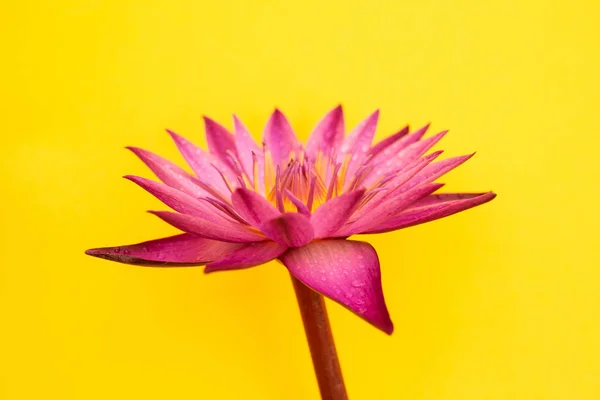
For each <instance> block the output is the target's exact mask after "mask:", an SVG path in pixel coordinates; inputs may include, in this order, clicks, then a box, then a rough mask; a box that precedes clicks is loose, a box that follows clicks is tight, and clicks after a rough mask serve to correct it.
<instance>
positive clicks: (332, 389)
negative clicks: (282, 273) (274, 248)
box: [292, 276, 348, 400]
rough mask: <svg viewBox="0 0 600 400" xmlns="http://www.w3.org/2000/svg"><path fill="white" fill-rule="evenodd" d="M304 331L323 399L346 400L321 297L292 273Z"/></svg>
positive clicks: (340, 371)
mask: <svg viewBox="0 0 600 400" xmlns="http://www.w3.org/2000/svg"><path fill="white" fill-rule="evenodd" d="M292 282H293V284H294V290H295V291H296V298H297V299H298V306H299V307H300V314H302V321H303V322H304V332H305V333H306V340H307V341H308V346H309V347H310V354H311V357H312V362H313V367H314V369H315V374H316V375H317V381H318V382H319V390H320V392H321V398H322V399H323V400H347V399H348V395H347V394H346V387H345V386H344V378H343V377H342V370H341V368H340V362H339V360H338V356H337V351H336V350H335V343H334V341H333V335H332V333H331V326H330V325H329V318H328V317H327V309H326V308H325V300H324V299H323V296H322V295H321V294H319V293H317V292H315V291H313V290H312V289H310V288H309V287H308V286H306V285H304V284H303V283H302V282H300V281H299V280H298V279H296V278H295V277H293V276H292Z"/></svg>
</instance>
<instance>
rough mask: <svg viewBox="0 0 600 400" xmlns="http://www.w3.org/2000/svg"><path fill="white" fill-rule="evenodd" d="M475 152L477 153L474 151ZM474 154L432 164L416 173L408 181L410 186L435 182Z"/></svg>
mask: <svg viewBox="0 0 600 400" xmlns="http://www.w3.org/2000/svg"><path fill="white" fill-rule="evenodd" d="M473 154H475V153H473ZM473 154H468V155H465V156H459V157H452V158H447V159H445V160H442V161H438V162H436V163H433V164H430V165H428V166H426V167H425V168H423V170H421V171H420V172H419V173H418V174H416V175H415V176H414V177H413V178H412V179H411V180H410V181H408V182H407V186H408V187H413V186H417V185H420V184H422V183H427V182H433V181H434V180H436V179H437V178H439V177H441V176H442V175H444V174H446V173H448V172H450V171H452V170H453V169H454V168H456V167H458V166H459V165H461V164H462V163H464V162H465V161H467V160H468V159H469V158H471V157H473Z"/></svg>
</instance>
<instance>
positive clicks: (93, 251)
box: [85, 249, 99, 257]
mask: <svg viewBox="0 0 600 400" xmlns="http://www.w3.org/2000/svg"><path fill="white" fill-rule="evenodd" d="M98 250H99V249H87V250H86V251H85V254H87V255H88V256H93V257H96V256H97V254H98Z"/></svg>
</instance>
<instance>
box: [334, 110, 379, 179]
mask: <svg viewBox="0 0 600 400" xmlns="http://www.w3.org/2000/svg"><path fill="white" fill-rule="evenodd" d="M378 120H379V110H376V111H375V112H374V113H373V114H371V115H369V116H368V117H367V118H365V119H364V120H363V121H361V122H360V123H359V124H358V125H357V126H356V128H354V129H353V130H352V131H351V132H350V133H349V134H348V136H347V137H346V139H345V140H344V143H343V144H342V146H341V147H340V153H339V154H338V162H340V163H343V162H344V161H345V158H346V157H350V161H349V164H348V167H347V172H346V176H348V177H351V176H353V175H354V173H355V172H356V170H357V169H358V167H360V166H361V165H362V163H363V162H364V160H365V159H366V157H367V155H368V154H369V150H370V149H371V143H372V142H373V136H375V129H376V128H377V121H378ZM349 181H350V180H349V179H347V180H346V182H347V183H348V182H349Z"/></svg>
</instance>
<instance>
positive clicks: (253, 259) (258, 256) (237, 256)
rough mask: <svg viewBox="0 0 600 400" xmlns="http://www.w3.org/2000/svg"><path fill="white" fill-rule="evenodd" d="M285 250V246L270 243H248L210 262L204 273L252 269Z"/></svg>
mask: <svg viewBox="0 0 600 400" xmlns="http://www.w3.org/2000/svg"><path fill="white" fill-rule="evenodd" d="M286 250H287V247H286V246H282V245H280V244H279V243H275V242H271V241H266V242H257V243H250V244H247V245H245V246H244V247H241V248H239V249H237V250H235V251H233V252H232V253H230V254H227V255H225V256H224V257H222V258H220V259H218V260H217V261H214V262H211V263H210V264H208V265H207V266H206V268H205V269H204V272H206V273H208V272H215V271H226V270H232V269H243V268H250V267H254V266H257V265H261V264H265V263H267V262H269V261H271V260H273V259H275V258H277V257H279V256H280V255H281V254H283V252H284V251H286Z"/></svg>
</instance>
